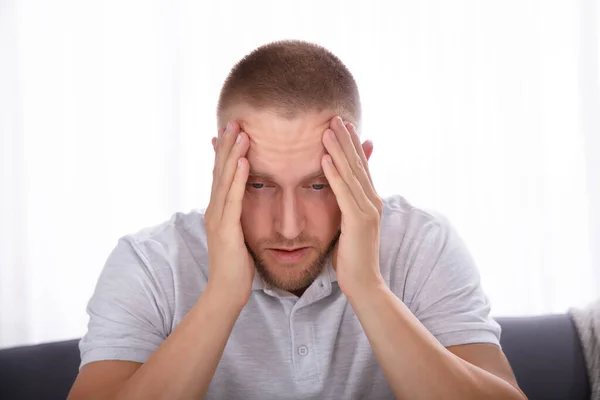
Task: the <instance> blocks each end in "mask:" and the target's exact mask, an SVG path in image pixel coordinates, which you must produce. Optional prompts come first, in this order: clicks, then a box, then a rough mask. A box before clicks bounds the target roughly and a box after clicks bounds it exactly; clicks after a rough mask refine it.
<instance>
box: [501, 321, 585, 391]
mask: <svg viewBox="0 0 600 400" xmlns="http://www.w3.org/2000/svg"><path fill="white" fill-rule="evenodd" d="M497 321H498V322H499V323H500V325H501V326H502V336H501V338H500V344H501V345H502V348H503V350H504V353H505V354H506V357H507V358H508V360H509V361H510V364H511V366H512V368H513V371H514V372H515V375H516V377H517V381H518V382H519V386H520V387H521V390H523V392H525V394H526V395H527V397H529V400H537V399H544V400H552V399H557V400H558V399H561V400H563V399H569V400H584V399H585V400H587V399H589V398H590V384H589V380H588V377H587V370H586V366H585V359H584V356H583V351H582V348H581V342H580V341H579V336H578V335H577V331H576V330H575V325H574V324H573V320H572V319H571V317H570V316H569V315H567V314H560V315H547V316H540V317H517V318H498V319H497Z"/></svg>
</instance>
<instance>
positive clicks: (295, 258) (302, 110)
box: [217, 41, 360, 291]
mask: <svg viewBox="0 0 600 400" xmlns="http://www.w3.org/2000/svg"><path fill="white" fill-rule="evenodd" d="M336 115H340V116H341V117H342V118H343V119H344V121H346V122H352V123H354V124H355V125H358V124H359V122H360V98H359V94H358V88H357V86H356V83H355V81H354V78H353V77H352V75H351V73H350V72H349V71H348V69H347V68H346V67H345V66H344V64H343V63H342V62H341V61H340V60H339V59H338V58H337V57H336V56H334V55H333V54H331V53H330V52H329V51H327V50H326V49H324V48H322V47H320V46H317V45H314V44H310V43H306V42H300V41H283V42H276V43H271V44H268V45H265V46H262V47H259V48H258V49H256V50H254V51H253V52H252V53H250V54H248V55H247V56H246V57H244V58H243V59H242V60H241V61H240V62H239V63H238V64H236V65H235V66H234V67H233V69H232V71H231V72H230V74H229V77H228V78H227V80H226V81H225V83H224V85H223V88H222V90H221V95H220V97H219V103H218V110H217V118H218V121H219V129H222V128H223V127H224V126H225V125H226V124H227V122H228V121H231V120H235V121H237V122H238V123H239V124H240V126H241V129H242V130H243V131H244V132H246V133H247V134H248V137H249V138H250V148H249V150H248V153H247V155H246V158H247V159H248V162H249V164H250V175H249V177H248V184H247V188H246V194H245V195H244V202H243V209H242V221H241V222H242V229H243V231H244V237H245V240H246V246H247V247H248V250H249V251H250V254H251V255H252V257H253V258H254V261H255V264H256V267H257V271H258V273H259V274H260V275H261V277H262V278H263V279H264V280H265V281H266V282H267V283H268V284H270V285H272V286H275V287H278V288H280V289H284V290H288V291H299V290H302V289H303V288H305V287H307V286H308V285H310V283H311V282H312V281H313V280H314V279H315V278H316V277H317V276H318V275H319V273H320V272H321V271H322V270H323V267H324V264H325V261H326V260H327V257H328V256H329V255H330V254H331V251H332V250H333V248H334V246H335V243H336V242H337V239H338V237H339V234H340V221H341V214H340V210H339V208H338V205H337V201H336V198H335V196H334V194H333V191H332V190H331V188H330V187H329V186H328V184H327V180H326V179H325V177H324V175H323V171H322V169H321V158H322V157H323V155H324V154H325V148H324V146H323V144H322V141H321V140H322V137H323V132H324V131H325V130H326V129H327V128H328V127H329V124H330V120H331V118H332V117H334V116H336ZM293 249H296V251H292V252H290V251H289V250H293Z"/></svg>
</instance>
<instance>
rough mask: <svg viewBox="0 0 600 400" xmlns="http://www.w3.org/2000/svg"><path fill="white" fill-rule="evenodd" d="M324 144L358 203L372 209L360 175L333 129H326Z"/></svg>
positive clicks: (362, 208)
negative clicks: (355, 171) (350, 163)
mask: <svg viewBox="0 0 600 400" xmlns="http://www.w3.org/2000/svg"><path fill="white" fill-rule="evenodd" d="M323 144H324V145H325V148H326V149H327V152H328V153H329V155H330V156H331V158H332V159H333V163H334V165H335V167H336V170H337V171H338V174H339V175H340V176H341V178H342V179H343V180H344V182H345V184H346V186H347V187H348V189H349V190H350V193H351V195H352V196H353V197H354V200H355V202H356V204H357V205H358V207H359V208H360V209H361V210H362V211H364V212H367V211H368V210H369V209H370V204H369V203H370V200H369V198H368V196H367V195H366V193H365V190H364V189H363V188H362V184H361V183H360V181H359V180H358V177H357V176H356V174H355V173H354V171H352V168H351V167H350V165H349V163H348V159H347V157H346V154H345V153H344V151H343V150H342V147H341V145H340V143H339V141H338V139H337V136H336V135H335V133H334V132H333V131H332V130H331V129H327V130H326V131H325V134H324V135H323ZM365 179H366V175H365Z"/></svg>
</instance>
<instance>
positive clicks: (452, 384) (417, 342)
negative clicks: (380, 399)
mask: <svg viewBox="0 0 600 400" xmlns="http://www.w3.org/2000/svg"><path fill="white" fill-rule="evenodd" d="M349 301H350V303H351V305H352V307H353V309H354V311H355V313H356V315H357V317H358V319H359V320H360V322H361V324H362V326H363V329H364V330H365V334H366V335H367V337H368V338H369V342H370V343H371V346H372V347H373V350H374V352H375V355H376V357H377V360H378V361H379V364H380V366H381V368H382V369H383V372H384V374H385V376H386V378H387V380H388V382H389V383H390V386H391V388H392V390H393V392H394V394H395V395H396V397H397V398H398V399H431V398H436V399H437V398H444V399H457V400H459V399H460V400H470V399H473V400H475V399H481V400H483V399H486V400H493V399H498V400H500V399H501V400H509V399H515V400H517V399H519V400H522V399H525V398H526V397H525V395H524V394H523V392H521V391H520V390H519V388H518V385H517V383H516V380H515V378H514V376H513V374H512V371H511V369H510V366H509V365H508V362H507V360H506V358H505V357H504V355H503V353H502V351H501V350H500V349H499V348H498V347H497V346H495V345H492V344H486V345H481V344H473V345H463V346H453V347H449V348H448V349H446V348H445V347H444V346H442V344H440V342H438V341H437V339H436V338H435V337H434V336H433V335H432V334H431V333H430V332H429V331H428V330H427V329H426V328H425V327H424V326H423V325H422V324H421V323H420V322H419V320H418V319H417V318H416V317H415V316H414V315H413V314H412V313H411V312H410V310H409V309H408V308H407V307H406V305H404V303H403V302H402V301H400V299H398V297H396V295H395V294H394V293H392V292H391V291H390V290H389V289H388V288H387V286H386V285H385V283H384V284H382V285H378V286H374V287H370V288H367V287H365V288H364V289H363V290H362V291H357V292H356V294H355V295H354V296H352V297H349ZM465 359H467V360H469V359H470V361H471V362H469V361H466V360H465ZM477 364H479V365H477Z"/></svg>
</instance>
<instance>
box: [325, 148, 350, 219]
mask: <svg viewBox="0 0 600 400" xmlns="http://www.w3.org/2000/svg"><path fill="white" fill-rule="evenodd" d="M321 167H322V168H323V172H324V173H325V177H326V178H327V181H328V182H329V185H330V186H331V189H332V190H333V194H335V199H336V200H337V203H338V206H339V207H340V211H341V212H342V215H352V214H355V213H356V211H358V210H359V209H360V207H359V206H358V204H357V203H356V200H355V199H354V196H353V194H352V191H351V190H350V188H349V187H348V185H347V184H346V182H345V181H344V179H343V178H342V176H341V175H340V173H339V170H338V169H337V167H336V166H335V164H334V161H333V160H332V157H331V155H330V154H325V155H324V156H323V158H322V159H321Z"/></svg>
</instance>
